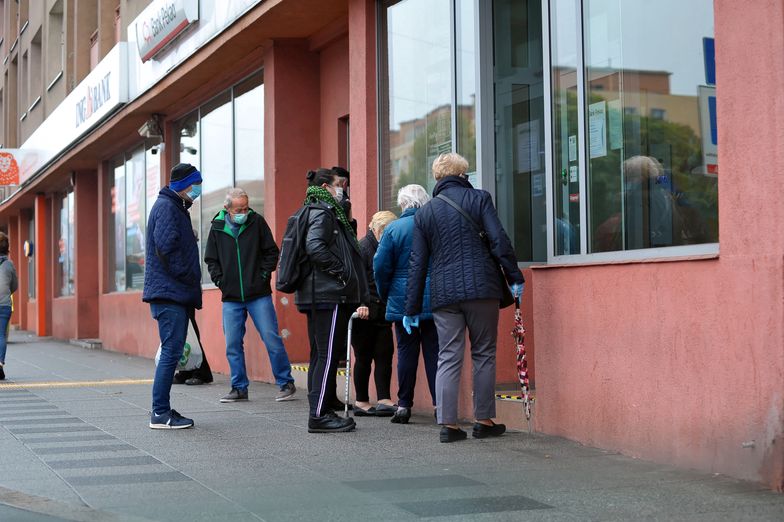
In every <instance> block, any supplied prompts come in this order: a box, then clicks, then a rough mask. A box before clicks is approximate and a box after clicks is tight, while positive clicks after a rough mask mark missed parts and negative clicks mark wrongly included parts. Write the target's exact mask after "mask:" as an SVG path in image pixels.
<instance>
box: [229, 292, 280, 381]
mask: <svg viewBox="0 0 784 522" xmlns="http://www.w3.org/2000/svg"><path fill="white" fill-rule="evenodd" d="M248 314H250V318H251V319H252V320H253V324H254V326H255V327H256V330H258V332H259V335H261V340H262V341H264V346H266V347H267V353H268V354H269V358H270V366H272V374H273V375H274V376H275V384H277V385H278V386H283V385H284V384H288V383H290V382H294V378H293V377H292V376H291V363H290V362H289V356H288V354H287V353H286V347H285V346H283V339H281V338H280V334H279V333H278V316H277V315H276V314H275V306H274V305H273V304H272V297H271V296H264V297H259V298H257V299H253V300H252V301H245V302H244V303H237V302H232V301H224V303H223V333H224V335H225V336H226V358H227V359H228V360H229V367H230V368H231V387H232V388H236V389H238V390H246V389H247V388H248V384H249V382H248V372H247V370H246V369H245V348H244V342H243V340H244V339H245V321H246V320H247V318H248Z"/></svg>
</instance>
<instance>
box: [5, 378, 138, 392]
mask: <svg viewBox="0 0 784 522" xmlns="http://www.w3.org/2000/svg"><path fill="white" fill-rule="evenodd" d="M118 384H152V379H114V380H106V381H49V382H7V383H0V391H2V390H24V389H29V388H80V387H83V388H91V387H96V386H115V385H118Z"/></svg>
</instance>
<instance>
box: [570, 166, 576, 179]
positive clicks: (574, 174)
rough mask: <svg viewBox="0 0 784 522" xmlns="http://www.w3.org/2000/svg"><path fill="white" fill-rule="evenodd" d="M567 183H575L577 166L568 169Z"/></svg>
mask: <svg viewBox="0 0 784 522" xmlns="http://www.w3.org/2000/svg"><path fill="white" fill-rule="evenodd" d="M569 183H577V166H575V165H572V166H571V167H569Z"/></svg>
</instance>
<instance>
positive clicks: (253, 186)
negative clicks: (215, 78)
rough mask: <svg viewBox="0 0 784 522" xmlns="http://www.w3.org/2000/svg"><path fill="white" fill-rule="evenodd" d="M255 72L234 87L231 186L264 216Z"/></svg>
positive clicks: (260, 96)
mask: <svg viewBox="0 0 784 522" xmlns="http://www.w3.org/2000/svg"><path fill="white" fill-rule="evenodd" d="M262 81H263V76H262V73H261V72H259V73H257V74H254V75H253V76H251V77H250V78H248V79H247V80H245V81H244V82H242V83H240V84H239V85H237V86H236V87H234V133H235V134H234V135H235V137H234V172H235V176H236V181H235V183H234V184H235V185H236V186H238V187H242V188H243V189H245V192H247V193H248V196H249V200H250V207H251V208H252V209H253V210H255V211H256V212H259V213H264V84H263V83H262Z"/></svg>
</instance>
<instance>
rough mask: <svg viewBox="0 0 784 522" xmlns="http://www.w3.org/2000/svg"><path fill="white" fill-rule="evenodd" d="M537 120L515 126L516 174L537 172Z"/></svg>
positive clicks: (538, 165)
mask: <svg viewBox="0 0 784 522" xmlns="http://www.w3.org/2000/svg"><path fill="white" fill-rule="evenodd" d="M538 131H539V120H531V121H527V122H525V123H521V124H519V125H518V126H517V172H534V171H537V170H539V168H540V164H539V132H538Z"/></svg>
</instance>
